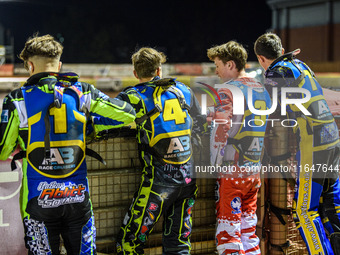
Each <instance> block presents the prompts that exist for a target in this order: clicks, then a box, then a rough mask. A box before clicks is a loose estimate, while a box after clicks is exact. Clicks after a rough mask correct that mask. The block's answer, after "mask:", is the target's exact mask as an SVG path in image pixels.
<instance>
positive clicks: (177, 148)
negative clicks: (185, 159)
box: [167, 135, 190, 154]
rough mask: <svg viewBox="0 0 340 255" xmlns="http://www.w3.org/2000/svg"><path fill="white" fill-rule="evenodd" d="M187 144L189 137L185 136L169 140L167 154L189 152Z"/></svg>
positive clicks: (188, 144)
mask: <svg viewBox="0 0 340 255" xmlns="http://www.w3.org/2000/svg"><path fill="white" fill-rule="evenodd" d="M189 142H190V137H189V136H187V135H186V136H180V137H175V138H171V140H170V144H169V148H168V152H167V153H168V154H171V153H177V152H183V151H187V150H190V143H189Z"/></svg>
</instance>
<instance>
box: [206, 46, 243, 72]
mask: <svg viewBox="0 0 340 255" xmlns="http://www.w3.org/2000/svg"><path fill="white" fill-rule="evenodd" d="M207 55H208V58H209V59H210V60H211V61H214V60H215V58H216V57H218V58H219V59H221V60H222V62H223V63H224V64H225V63H227V62H228V61H230V60H233V61H234V62H235V65H236V68H237V70H239V71H241V70H243V69H244V68H245V66H246V63H247V58H248V54H247V51H246V50H245V48H244V47H243V46H242V45H241V44H239V43H237V42H235V41H229V42H227V43H225V44H222V45H218V46H215V47H212V48H210V49H208V52H207Z"/></svg>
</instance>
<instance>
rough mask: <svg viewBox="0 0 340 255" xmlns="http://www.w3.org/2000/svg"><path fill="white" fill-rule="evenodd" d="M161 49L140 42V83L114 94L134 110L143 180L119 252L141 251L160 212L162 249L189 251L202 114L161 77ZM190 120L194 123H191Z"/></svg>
mask: <svg viewBox="0 0 340 255" xmlns="http://www.w3.org/2000/svg"><path fill="white" fill-rule="evenodd" d="M164 62H165V56H164V54H163V53H161V52H158V51H156V50H155V49H152V48H141V49H140V50H138V51H137V52H136V53H134V54H133V56H132V63H133V66H134V75H135V77H136V78H137V79H138V80H139V81H140V84H138V85H136V86H134V87H130V88H127V89H125V90H124V91H123V92H121V93H120V94H119V95H118V98H119V99H122V100H124V101H126V102H128V103H130V104H131V105H132V106H133V107H134V109H135V111H136V117H137V118H136V124H137V142H138V149H139V156H140V160H141V162H142V166H143V171H142V180H141V183H140V186H139V189H138V191H137V192H136V193H135V195H134V199H133V201H132V204H131V206H130V209H129V211H128V212H127V214H126V216H125V218H124V221H123V224H122V227H121V229H120V232H119V234H118V237H117V244H116V245H117V252H118V254H144V252H143V248H144V244H145V242H146V240H147V238H148V236H149V234H150V232H151V231H152V229H153V227H154V225H155V223H156V222H157V221H158V220H159V218H160V216H161V215H162V214H163V215H164V225H163V226H164V227H163V254H176V255H178V254H190V250H191V244H190V239H189V238H190V235H191V228H192V224H191V217H192V215H191V213H192V207H193V205H194V203H195V198H196V190H197V187H196V184H195V179H194V178H193V177H194V176H193V160H192V141H191V139H192V136H193V132H200V131H201V130H203V124H204V123H205V116H202V115H201V109H200V106H199V104H198V102H197V99H196V98H195V96H194V94H193V92H192V91H191V90H190V88H188V87H187V86H186V85H184V84H183V83H180V82H178V81H176V80H174V79H160V77H161V75H162V71H161V64H162V63H164ZM193 126H194V127H193Z"/></svg>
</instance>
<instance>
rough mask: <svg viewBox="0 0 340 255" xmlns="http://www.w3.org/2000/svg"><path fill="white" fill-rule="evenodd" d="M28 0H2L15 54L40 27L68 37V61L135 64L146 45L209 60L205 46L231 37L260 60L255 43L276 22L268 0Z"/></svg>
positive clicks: (171, 56)
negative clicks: (15, 0) (132, 60)
mask: <svg viewBox="0 0 340 255" xmlns="http://www.w3.org/2000/svg"><path fill="white" fill-rule="evenodd" d="M21 1H24V0H21ZM28 2H30V3H29V4H28V3H24V2H20V3H8V2H1V1H0V22H1V23H2V24H3V25H4V27H5V28H7V29H10V31H11V33H12V35H13V36H14V40H15V54H16V55H18V54H19V53H20V50H21V49H22V48H23V45H24V43H25V41H26V39H27V38H28V37H30V36H31V35H32V34H33V33H34V32H37V31H39V33H40V34H41V35H42V34H47V33H49V34H51V35H53V36H55V37H56V38H60V40H62V41H63V42H62V43H63V45H64V47H65V48H64V54H63V56H62V61H63V62H64V63H130V56H131V54H132V53H133V52H134V51H135V50H136V49H138V48H139V47H142V46H150V47H156V48H157V49H159V50H162V51H163V52H165V54H166V55H167V56H168V62H170V63H176V62H208V61H209V60H208V58H207V57H206V49H207V48H210V47H211V46H214V45H217V44H222V43H225V42H227V41H228V40H237V41H238V42H240V43H242V44H243V45H244V46H245V47H246V49H247V50H248V53H249V60H255V55H254V53H253V43H254V41H255V40H256V38H257V37H258V36H259V35H260V34H262V33H264V32H266V30H268V29H270V27H271V11H270V8H269V7H268V6H267V4H266V1H265V0H256V1H255V0H239V1H237V0H232V1H231V0H210V1H209V0H208V1H193V0H188V1H185V0H182V1H178V0H172V1H168V0H164V1H158V2H154V1H152V2H151V1H150V2H149V1H128V0H125V1H122V0H120V1H114V0H110V1H109V0H102V1H101V0H97V1H96V2H94V1H85V0H84V1H75V0H68V1H66V0H59V1H52V0H44V1H43V0H41V1H40V2H41V3H40V4H39V3H38V4H37V2H39V0H30V1H28ZM34 2H36V3H35V4H34ZM16 61H17V62H20V61H19V60H18V59H17V60H16Z"/></svg>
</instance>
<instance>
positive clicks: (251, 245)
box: [210, 78, 270, 255]
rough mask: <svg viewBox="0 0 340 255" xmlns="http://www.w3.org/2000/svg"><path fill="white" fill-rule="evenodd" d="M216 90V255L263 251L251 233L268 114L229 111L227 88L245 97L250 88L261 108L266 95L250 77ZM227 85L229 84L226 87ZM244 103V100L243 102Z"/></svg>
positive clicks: (213, 156)
mask: <svg viewBox="0 0 340 255" xmlns="http://www.w3.org/2000/svg"><path fill="white" fill-rule="evenodd" d="M224 85H225V88H220V89H219V90H218V96H219V97H220V98H219V100H216V101H217V102H218V103H217V105H216V106H215V111H214V116H213V122H212V132H211V142H210V149H211V155H210V159H211V164H212V165H219V166H223V169H225V170H226V171H224V170H223V173H221V174H220V175H219V178H217V187H216V217H217V227H216V242H217V250H218V253H219V254H224V255H227V254H253V255H256V254H261V251H260V247H259V238H258V237H257V236H256V235H255V230H256V223H257V216H256V209H257V205H256V202H257V193H258V190H259V188H260V186H261V180H260V174H259V169H260V168H261V162H260V156H261V152H262V148H263V139H264V134H265V129H266V120H267V117H268V116H266V115H255V114H253V113H251V112H250V110H249V109H248V106H246V107H245V112H244V114H243V115H234V114H233V100H239V98H236V96H234V97H233V94H232V92H231V90H229V89H228V87H229V86H234V87H236V88H239V89H240V90H241V91H242V92H243V95H244V96H246V97H245V99H247V96H248V88H250V89H252V91H253V92H252V94H253V96H252V98H253V105H254V107H255V108H256V109H258V110H265V109H267V108H268V106H269V104H270V99H269V94H268V92H267V91H266V90H265V89H264V87H263V86H262V84H260V83H258V82H257V81H256V80H255V79H252V78H239V79H237V80H233V81H229V82H227V83H225V84H224ZM229 88H230V87H229ZM245 102H247V101H245Z"/></svg>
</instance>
